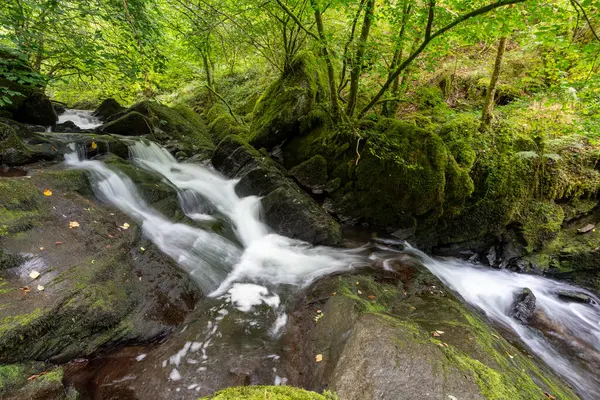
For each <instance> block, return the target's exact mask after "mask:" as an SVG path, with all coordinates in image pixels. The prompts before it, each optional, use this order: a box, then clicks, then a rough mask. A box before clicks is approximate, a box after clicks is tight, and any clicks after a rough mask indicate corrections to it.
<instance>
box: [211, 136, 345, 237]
mask: <svg viewBox="0 0 600 400" xmlns="http://www.w3.org/2000/svg"><path fill="white" fill-rule="evenodd" d="M212 163H213V165H214V166H215V168H216V169H217V170H218V171H220V172H221V173H223V174H224V175H226V176H227V177H229V178H238V179H240V181H239V183H238V184H237V186H236V192H237V193H238V195H239V196H250V195H254V196H261V197H263V198H262V204H263V208H264V210H265V218H266V219H265V222H266V223H267V225H269V227H270V228H271V229H273V230H274V231H275V232H277V233H279V234H282V235H285V236H288V237H293V238H297V239H300V240H304V241H306V242H310V243H313V244H328V245H333V244H337V243H339V241H340V240H341V238H342V235H341V228H340V226H339V225H338V224H337V222H335V220H334V219H333V218H331V216H329V215H328V214H327V212H326V211H325V210H324V209H323V208H322V207H321V206H320V205H319V204H317V203H316V202H315V201H314V200H313V199H312V198H311V197H310V196H309V195H308V194H306V193H305V192H304V191H303V190H302V189H300V188H299V187H298V185H296V183H295V182H294V181H293V180H292V179H290V178H289V177H288V176H286V172H285V171H284V170H283V169H282V168H281V167H280V166H278V165H277V164H276V163H275V162H274V161H273V160H272V159H271V158H270V157H268V156H266V155H264V154H262V153H261V152H260V151H258V150H256V149H255V148H254V147H252V146H251V145H250V144H248V142H246V141H245V140H244V139H243V138H242V137H240V136H239V135H230V136H227V137H226V138H225V139H223V140H222V141H221V143H219V146H218V147H217V149H216V150H215V153H214V155H213V158H212Z"/></svg>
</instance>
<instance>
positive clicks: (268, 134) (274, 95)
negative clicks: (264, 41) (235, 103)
mask: <svg viewBox="0 0 600 400" xmlns="http://www.w3.org/2000/svg"><path fill="white" fill-rule="evenodd" d="M323 87H324V80H323V78H322V76H321V67H320V65H319V63H318V61H317V60H316V59H315V57H314V55H312V54H311V53H302V54H300V55H299V56H297V58H296V59H295V60H294V61H293V63H292V65H291V67H290V69H289V71H286V72H285V73H284V74H283V75H282V76H281V77H280V78H279V79H278V80H277V81H275V82H273V84H271V86H269V87H268V88H267V90H266V91H265V92H264V93H263V95H262V96H261V97H260V99H259V100H258V102H257V103H256V106H255V107H254V111H253V119H252V125H251V126H250V134H249V136H248V141H249V142H250V143H251V144H252V145H253V146H255V147H256V148H260V147H265V148H267V149H271V148H272V147H274V146H276V145H278V144H280V143H281V142H283V141H284V140H286V139H290V138H293V137H294V136H296V135H298V134H300V132H301V124H302V121H303V119H305V118H306V116H307V115H308V114H309V112H310V111H311V110H312V109H313V108H314V107H315V105H316V104H317V103H318V102H319V101H320V100H321V98H322V97H323V95H324V93H325V91H324V90H323Z"/></svg>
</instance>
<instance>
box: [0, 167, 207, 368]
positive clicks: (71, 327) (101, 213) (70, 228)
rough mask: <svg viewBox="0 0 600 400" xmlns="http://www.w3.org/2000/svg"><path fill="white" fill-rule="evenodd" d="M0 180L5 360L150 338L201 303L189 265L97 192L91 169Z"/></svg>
mask: <svg viewBox="0 0 600 400" xmlns="http://www.w3.org/2000/svg"><path fill="white" fill-rule="evenodd" d="M0 189H2V190H3V192H4V194H3V195H0V227H2V230H0V250H1V252H0V256H1V257H2V259H3V260H5V261H6V262H5V263H3V268H2V270H0V321H2V324H1V326H0V363H9V362H13V363H14V362H22V361H27V360H50V361H53V362H65V361H68V360H70V359H73V358H77V357H86V356H88V355H90V354H93V353H95V352H97V351H98V350H99V349H104V348H109V347H111V346H116V345H118V344H119V343H121V342H123V341H148V340H152V339H155V338H158V337H162V336H164V335H166V334H168V333H169V332H170V331H171V330H172V329H173V328H174V327H175V326H177V325H178V324H179V323H181V322H182V321H183V319H184V317H185V316H186V315H187V313H188V312H189V311H190V310H191V309H192V308H193V307H194V304H195V302H196V301H197V299H198V297H199V293H198V289H197V288H196V286H195V285H194V283H193V282H192V281H191V279H190V278H189V277H188V276H187V274H185V273H184V272H183V271H181V270H180V269H179V268H178V267H177V266H176V265H175V264H174V263H173V262H172V261H171V260H170V259H169V258H168V257H166V256H164V255H162V254H161V253H160V252H159V251H158V250H157V249H156V248H155V246H154V245H152V244H151V243H149V242H148V241H146V240H144V239H141V238H140V228H139V227H138V226H137V225H136V224H135V222H134V221H132V220H131V218H129V217H127V216H126V215H124V214H123V213H121V212H119V211H118V210H116V209H113V208H111V207H107V206H104V205H101V204H99V203H98V202H97V201H95V200H93V199H92V196H91V188H90V187H89V183H88V181H87V176H86V173H85V172H82V171H63V170H56V169H49V170H38V171H36V172H35V173H33V175H32V176H30V177H19V178H0ZM44 193H45V194H44ZM125 223H127V224H129V227H128V228H127V229H125V228H123V227H124V226H126V225H124V224H125ZM34 271H35V273H33V274H32V272H34ZM37 274H39V276H37V277H35V279H34V278H32V277H33V276H36V275H37ZM38 286H39V287H40V288H38ZM42 287H43V290H40V289H41V288H42Z"/></svg>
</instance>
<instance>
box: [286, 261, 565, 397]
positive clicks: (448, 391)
mask: <svg viewBox="0 0 600 400" xmlns="http://www.w3.org/2000/svg"><path fill="white" fill-rule="evenodd" d="M389 267H390V268H389V269H390V271H388V272H381V271H364V272H363V273H361V274H360V275H350V276H349V275H343V276H338V277H333V278H325V279H323V280H321V281H319V282H317V283H315V284H314V285H313V286H312V287H310V288H308V289H307V290H306V291H305V292H303V293H300V294H299V295H298V297H299V298H301V299H303V300H302V301H299V303H298V304H297V305H296V307H295V311H294V312H292V313H291V314H290V322H289V326H288V332H287V334H286V343H289V345H290V347H292V348H293V350H292V351H291V352H290V353H291V354H288V355H286V361H287V362H288V363H289V367H290V369H291V370H292V371H288V372H287V376H288V377H289V384H291V385H295V386H301V387H304V388H307V389H309V390H314V391H316V392H319V391H322V390H323V389H328V390H332V391H334V392H335V393H336V394H337V395H338V396H340V398H343V399H349V400H370V399H373V400H375V399H384V400H386V399H389V400H396V399H424V398H427V399H439V400H448V399H450V398H456V399H484V398H490V397H497V398H507V399H508V398H515V394H516V393H519V394H520V396H521V398H524V399H525V398H537V397H539V394H540V393H543V392H544V391H546V392H549V391H550V389H549V388H548V387H546V386H545V383H544V381H545V380H546V379H550V380H551V381H552V382H555V383H556V385H557V386H555V387H553V390H554V394H555V395H558V394H557V393H556V391H564V393H563V395H564V396H565V397H566V398H570V397H571V396H573V394H572V392H571V391H570V389H568V387H567V386H566V385H565V384H563V383H560V380H559V379H557V378H556V377H555V376H554V375H553V374H552V373H550V372H548V370H547V369H544V370H543V371H544V377H542V375H540V374H541V373H542V372H541V371H542V370H541V369H538V368H537V367H532V364H531V362H532V360H531V359H529V357H527V355H525V354H522V353H521V352H520V351H519V350H517V349H516V348H514V347H513V346H511V345H510V344H509V343H508V342H506V341H505V340H504V339H502V338H500V336H499V335H498V334H497V333H496V332H495V331H494V330H493V328H491V327H490V326H488V325H487V324H486V323H485V322H484V320H483V319H482V318H481V317H479V316H477V315H476V314H474V313H473V312H472V311H471V310H469V309H467V308H466V307H464V306H463V305H461V303H460V302H459V301H458V300H457V299H456V298H455V297H454V295H453V294H452V293H451V292H450V291H448V290H447V289H446V288H445V287H444V285H443V284H442V283H441V282H440V281H439V280H438V279H437V278H435V277H434V276H432V275H431V274H430V273H429V272H428V271H427V270H425V269H424V268H423V267H422V266H420V265H419V264H418V263H414V260H412V261H411V260H410V259H409V260H406V261H402V260H398V261H394V262H393V263H391V264H390V265H389ZM319 315H322V317H318V318H317V317H316V316H319ZM434 332H436V333H437V335H434V334H433V333H434ZM506 353H508V354H510V355H511V358H510V359H509V358H508V357H506ZM316 354H320V355H321V356H322V361H320V362H318V363H317V362H316V361H315V355H316ZM439 371H443V373H440V372H439ZM483 374H485V376H486V377H488V378H486V379H480V377H481V376H483ZM532 379H533V380H532ZM500 382H501V383H500ZM534 382H535V383H534ZM498 383H499V384H498ZM538 385H539V386H538ZM558 388H559V389H558ZM561 396H562V395H561ZM517 397H519V396H517Z"/></svg>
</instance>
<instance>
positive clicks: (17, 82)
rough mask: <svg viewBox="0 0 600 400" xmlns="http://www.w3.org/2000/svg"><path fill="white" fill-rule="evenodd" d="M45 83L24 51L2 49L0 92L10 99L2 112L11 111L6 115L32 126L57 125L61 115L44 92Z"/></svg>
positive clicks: (0, 55)
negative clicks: (21, 52) (31, 66)
mask: <svg viewBox="0 0 600 400" xmlns="http://www.w3.org/2000/svg"><path fill="white" fill-rule="evenodd" d="M43 82H44V79H43V78H42V76H41V75H40V74H39V73H36V72H34V71H33V70H32V69H31V68H30V67H29V65H28V64H27V57H26V56H25V55H24V54H19V53H16V52H14V51H12V50H8V49H5V48H0V88H1V89H0V95H2V96H3V98H5V99H8V101H4V102H3V103H4V104H3V105H2V106H1V107H0V111H5V112H7V113H10V114H7V115H5V117H8V118H15V119H16V120H18V121H20V122H23V123H27V124H32V125H43V126H50V125H54V123H55V122H56V121H57V119H58V116H57V115H56V112H55V111H54V108H53V107H52V103H51V102H50V99H48V97H47V96H46V95H45V94H44V92H43V87H42V84H43Z"/></svg>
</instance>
